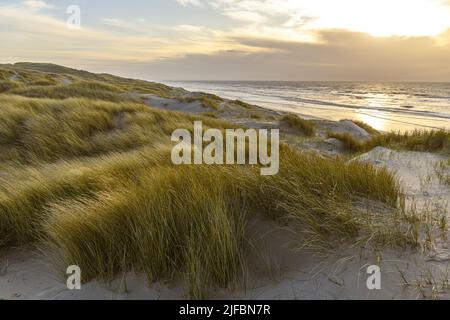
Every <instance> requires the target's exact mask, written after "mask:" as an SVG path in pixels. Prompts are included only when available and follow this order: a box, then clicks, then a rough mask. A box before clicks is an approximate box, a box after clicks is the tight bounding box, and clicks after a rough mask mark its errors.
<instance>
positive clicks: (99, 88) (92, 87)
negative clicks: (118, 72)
mask: <svg viewBox="0 0 450 320" xmlns="http://www.w3.org/2000/svg"><path fill="white" fill-rule="evenodd" d="M8 93H11V94H15V95H20V96H24V97H30V98H51V99H67V98H89V99H96V100H105V101H112V102H120V101H126V100H129V99H126V98H125V97H124V96H122V95H120V93H121V90H120V89H119V88H117V87H115V86H113V85H109V84H106V83H101V82H95V81H80V82H76V83H72V84H68V85H63V84H58V85H53V86H52V85H50V86H49V85H39V86H29V87H25V88H19V89H14V90H9V92H8Z"/></svg>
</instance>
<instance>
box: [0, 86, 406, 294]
mask: <svg viewBox="0 0 450 320" xmlns="http://www.w3.org/2000/svg"><path fill="white" fill-rule="evenodd" d="M86 90H87V91H89V88H87V89H86ZM0 105H1V108H2V120H1V122H0V131H1V133H2V134H1V137H2V139H1V140H0V151H1V152H0V154H1V157H0V167H1V169H2V175H1V176H0V211H1V214H0V245H1V246H2V247H11V246H20V245H25V244H29V243H41V244H46V245H47V246H48V248H51V252H52V254H53V255H54V257H55V260H57V261H60V262H61V263H62V265H68V264H70V265H71V264H77V265H79V266H80V267H81V268H82V270H83V277H84V281H89V280H90V279H94V278H100V279H105V280H107V279H111V278H113V277H114V276H115V275H117V274H120V273H121V272H127V271H135V272H143V273H144V274H146V275H147V278H148V280H149V282H153V281H159V280H164V279H181V280H182V281H184V282H185V283H186V290H187V293H188V295H189V296H190V297H192V298H204V297H206V295H207V294H208V292H209V291H208V290H209V289H210V288H213V287H217V286H218V287H228V286H233V285H236V284H237V283H239V281H242V278H243V276H244V275H243V272H244V270H245V269H246V267H245V263H246V261H245V257H244V256H243V255H244V247H245V244H246V240H245V236H246V233H245V226H246V221H247V220H248V217H250V216H256V215H264V216H266V217H268V218H271V219H274V220H277V221H278V220H282V221H285V222H287V223H290V224H292V225H296V226H297V227H296V231H297V232H298V234H299V242H300V243H303V245H304V246H305V247H306V246H307V247H311V248H313V247H315V248H318V247H326V246H328V247H332V246H333V241H332V239H334V238H336V237H338V238H340V239H341V240H343V239H347V240H349V241H350V240H351V239H352V238H354V237H357V236H358V231H359V230H360V229H361V228H362V221H361V220H360V216H359V215H358V214H356V213H357V212H358V209H357V208H356V207H355V206H354V205H353V200H352V199H357V198H359V197H363V198H367V199H373V200H376V201H381V202H383V203H386V204H387V205H389V206H394V207H395V206H396V205H397V198H398V196H399V186H398V183H397V182H396V180H395V177H394V176H393V175H392V174H391V173H389V172H387V171H386V170H383V169H376V168H374V167H372V166H370V165H368V164H359V163H346V162H345V161H342V160H334V159H326V158H322V157H320V156H318V155H316V154H304V153H300V152H298V151H295V150H292V149H290V148H289V147H287V146H283V147H282V149H281V160H280V161H281V168H280V169H281V171H280V174H279V175H277V176H274V177H262V176H260V173H259V169H258V167H256V166H181V167H176V166H173V165H172V163H171V161H170V150H171V149H170V146H171V144H170V140H169V139H170V134H171V132H172V131H173V130H175V129H176V128H183V127H185V128H192V125H193V121H194V120H195V119H197V120H202V121H203V123H204V126H205V127H214V128H222V129H223V128H227V127H228V126H229V124H227V123H225V122H223V121H219V120H216V119H213V118H210V117H201V116H190V115H186V114H180V113H175V112H168V111H162V110H156V109H151V108H148V107H147V106H145V105H142V104H137V103H130V102H120V103H117V102H107V101H98V100H91V99H86V98H70V99H44V98H25V97H20V96H13V95H2V96H0Z"/></svg>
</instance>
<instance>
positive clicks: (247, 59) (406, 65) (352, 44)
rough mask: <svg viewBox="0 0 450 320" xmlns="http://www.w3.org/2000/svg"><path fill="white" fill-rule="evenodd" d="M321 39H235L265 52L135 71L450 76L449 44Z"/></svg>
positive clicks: (171, 75)
mask: <svg viewBox="0 0 450 320" xmlns="http://www.w3.org/2000/svg"><path fill="white" fill-rule="evenodd" d="M449 35H450V33H449ZM317 37H318V38H319V39H320V41H318V42H317V43H308V42H288V41H277V40H273V39H264V38H235V39H234V40H235V41H237V42H240V43H241V44H243V45H246V46H252V47H255V48H258V49H266V50H265V51H256V52H253V53H249V52H243V51H222V52H218V53H215V54H208V55H205V54H191V55H186V56H185V57H183V58H177V59H167V60H163V61H155V62H153V63H149V64H144V65H140V66H139V71H138V70H137V69H136V71H135V72H136V73H135V74H134V75H135V76H140V77H143V76H144V75H147V77H148V75H151V76H152V78H156V79H172V80H175V79H192V80H204V79H210V80H330V81H339V80H348V81H360V80H369V81H450V59H448V57H449V56H450V44H447V45H437V44H436V40H435V39H434V38H432V37H396V36H394V37H383V38H380V37H373V36H371V35H368V34H365V33H356V32H349V31H345V30H322V31H320V32H318V33H317Z"/></svg>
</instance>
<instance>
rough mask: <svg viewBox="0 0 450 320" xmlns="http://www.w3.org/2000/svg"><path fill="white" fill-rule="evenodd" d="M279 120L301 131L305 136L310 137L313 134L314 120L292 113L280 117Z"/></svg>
mask: <svg viewBox="0 0 450 320" xmlns="http://www.w3.org/2000/svg"><path fill="white" fill-rule="evenodd" d="M281 121H283V122H285V123H287V124H288V125H289V126H290V127H291V128H294V129H296V130H298V131H300V132H302V133H303V134H304V135H305V136H308V137H312V136H314V135H315V133H316V130H315V125H314V122H312V121H310V120H305V119H302V118H300V117H298V116H296V115H293V114H287V115H285V116H283V117H282V118H281Z"/></svg>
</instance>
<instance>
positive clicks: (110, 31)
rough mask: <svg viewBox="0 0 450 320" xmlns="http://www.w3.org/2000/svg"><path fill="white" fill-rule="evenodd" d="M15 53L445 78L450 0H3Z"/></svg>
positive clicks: (139, 73) (187, 74) (193, 68)
mask: <svg viewBox="0 0 450 320" xmlns="http://www.w3.org/2000/svg"><path fill="white" fill-rule="evenodd" d="M74 6H76V7H74ZM74 8H75V9H74ZM78 9H79V11H78ZM78 12H79V15H77V14H78ZM78 23H79V24H78ZM78 26H79V27H78ZM18 61H30V62H52V63H57V64H62V65H65V66H69V67H75V68H79V69H84V70H89V71H94V72H108V73H113V74H117V75H122V76H127V77H134V78H141V79H147V80H291V81H315V80H329V81H362V80H364V81H450V0H128V1H123V0H120V1H119V0H108V1H107V0H89V1H88V0H69V1H67V0H58V1H56V0H46V1H44V0H26V1H20V0H19V1H9V0H8V1H2V0H0V63H13V62H18Z"/></svg>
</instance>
